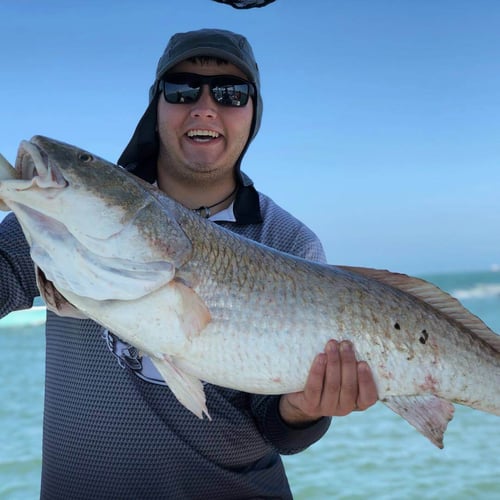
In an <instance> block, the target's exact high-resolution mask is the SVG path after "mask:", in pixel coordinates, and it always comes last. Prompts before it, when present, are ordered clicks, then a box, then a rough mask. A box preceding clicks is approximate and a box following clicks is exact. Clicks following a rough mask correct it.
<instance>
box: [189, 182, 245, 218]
mask: <svg viewBox="0 0 500 500" xmlns="http://www.w3.org/2000/svg"><path fill="white" fill-rule="evenodd" d="M237 190H238V185H236V187H235V188H234V189H233V190H232V191H231V192H230V193H229V194H228V195H227V196H226V197H225V198H223V199H222V200H220V201H218V202H217V203H214V204H213V205H210V206H208V207H207V206H205V205H202V206H201V207H198V208H193V209H192V210H193V212H196V213H197V214H198V215H200V216H201V217H204V218H205V219H208V218H209V217H210V216H211V215H212V213H211V212H210V209H211V208H214V207H216V206H217V205H220V204H221V203H224V202H225V201H227V200H229V198H231V196H233V195H234V193H236V191H237Z"/></svg>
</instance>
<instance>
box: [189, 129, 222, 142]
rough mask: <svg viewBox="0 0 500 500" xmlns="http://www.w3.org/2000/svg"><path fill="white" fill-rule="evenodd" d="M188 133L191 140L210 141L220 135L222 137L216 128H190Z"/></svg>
mask: <svg viewBox="0 0 500 500" xmlns="http://www.w3.org/2000/svg"><path fill="white" fill-rule="evenodd" d="M186 135H187V136H188V137H189V138H190V139H191V140H193V141H197V142H209V141H211V140H213V139H217V138H218V137H220V134H219V133H218V132H216V131H215V130H201V129H195V130H189V131H188V133H187V134H186Z"/></svg>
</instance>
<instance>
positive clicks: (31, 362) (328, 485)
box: [0, 272, 500, 500]
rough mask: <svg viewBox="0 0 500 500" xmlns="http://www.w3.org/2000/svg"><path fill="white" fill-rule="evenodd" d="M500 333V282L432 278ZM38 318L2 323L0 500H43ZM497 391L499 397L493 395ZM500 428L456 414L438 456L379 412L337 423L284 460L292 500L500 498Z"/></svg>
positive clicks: (474, 415) (19, 316)
mask: <svg viewBox="0 0 500 500" xmlns="http://www.w3.org/2000/svg"><path fill="white" fill-rule="evenodd" d="M427 279H430V280H431V281H433V282H434V283H436V284H438V285H439V286H441V287H442V288H443V289H445V290H447V291H449V292H451V293H452V294H453V295H454V296H456V297H457V298H459V299H460V300H461V301H462V303H463V304H464V305H465V306H466V307H467V308H469V309H470V310H471V311H472V312H474V313H475V314H477V315H478V316H480V317H481V318H482V319H483V320H484V321H485V322H486V323H487V324H488V325H489V326H490V327H491V328H492V329H493V330H495V331H497V332H500V273H499V272H496V273H495V272H483V273H463V274H448V275H436V276H428V277H427ZM43 317H44V313H43V310H41V309H35V310H32V311H26V312H20V313H14V314H12V315H9V316H7V317H6V318H4V319H2V320H0V353H1V354H2V362H1V363H0V380H2V384H1V385H0V401H1V406H0V499H2V500H7V499H8V500H30V499H36V498H38V496H39V483H40V468H41V439H42V435H41V429H42V411H43V410H42V406H43V377H44V348H45V344H44V335H43ZM499 390H500V388H499ZM499 426H500V420H499V418H498V417H496V416H494V415H487V414H484V413H481V412H478V411H475V410H471V409H470V408H465V407H461V406H457V407H456V412H455V417H454V419H453V420H452V421H451V423H450V424H449V427H448V430H447V432H446V435H445V449H444V450H439V449H438V448H436V447H434V446H433V445H432V444H431V443H430V442H429V441H428V440H427V439H426V438H424V437H423V436H422V435H420V434H419V433H418V432H417V431H415V430H414V429H413V427H411V426H410V425H409V424H407V423H406V422H405V421H404V420H403V419H401V418H400V417H398V416H397V415H395V414H394V413H392V412H391V411H390V410H388V409H387V408H386V407H385V406H383V405H382V404H380V403H379V404H377V405H375V406H374V407H372V408H370V409H369V410H368V411H367V412H363V413H355V414H352V415H350V416H349V417H346V418H338V419H335V421H334V423H333V424H332V427H331V429H330V431H329V432H328V434H327V435H326V436H325V437H324V438H323V439H322V440H321V441H319V442H318V443H316V444H315V445H314V446H312V447H311V448H309V449H308V450H306V451H305V452H303V453H300V454H298V455H293V456H290V457H284V460H285V465H286V468H287V471H288V476H289V480H290V484H291V486H292V490H293V492H294V496H295V498H296V499H297V500H306V499H307V500H310V499H318V500H323V499H329V498H335V499H346V500H347V499H349V500H355V499H360V500H361V499H366V498H370V499H377V500H378V499H380V500H393V499H394V500H395V499H398V500H399V499H439V500H444V499H454V500H455V499H464V500H465V499H481V500H483V499H485V500H488V499H492V500H493V499H495V500H497V499H498V498H500V432H499Z"/></svg>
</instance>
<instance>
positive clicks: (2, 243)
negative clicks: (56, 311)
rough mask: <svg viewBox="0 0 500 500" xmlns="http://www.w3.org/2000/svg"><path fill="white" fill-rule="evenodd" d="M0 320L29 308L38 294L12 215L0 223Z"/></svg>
mask: <svg viewBox="0 0 500 500" xmlns="http://www.w3.org/2000/svg"><path fill="white" fill-rule="evenodd" d="M0 274H1V276H2V279H1V280H0V317H3V316H5V315H6V314H8V313H10V312H12V311H15V310H18V309H29V308H30V307H31V306H32V305H33V300H34V298H35V297H36V296H38V295H39V292H38V288H37V285H36V278H35V271H34V265H33V261H32V260H31V257H30V249H29V246H28V243H27V241H26V238H25V237H24V234H23V232H22V230H21V226H20V225H19V223H18V221H17V219H16V217H15V216H14V214H12V213H10V214H8V215H7V216H6V217H5V218H4V220H3V221H2V223H1V224H0Z"/></svg>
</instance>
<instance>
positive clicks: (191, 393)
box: [151, 354, 211, 420]
mask: <svg viewBox="0 0 500 500" xmlns="http://www.w3.org/2000/svg"><path fill="white" fill-rule="evenodd" d="M151 361H152V362H153V364H154V366H155V367H156V369H157V370H158V371H159V372H160V375H161V376H162V377H163V378H164V380H165V382H166V383H167V385H168V387H169V388H170V390H171V391H172V393H173V394H174V396H175V397H176V398H177V400H178V401H179V402H180V403H181V404H182V405H183V406H185V407H186V408H187V409H188V410H189V411H191V412H192V413H194V414H195V415H196V416H197V417H198V418H203V414H205V415H206V416H207V417H208V419H209V420H211V418H210V415H209V413H208V409H207V406H206V398H205V391H204V390H203V384H202V383H201V381H200V380H199V379H198V378H196V377H194V376H192V375H189V374H187V373H186V372H184V371H182V370H181V369H179V368H178V367H177V366H176V365H175V363H174V362H173V360H172V358H171V357H170V356H168V355H166V354H164V355H163V357H162V358H154V357H151Z"/></svg>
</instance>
